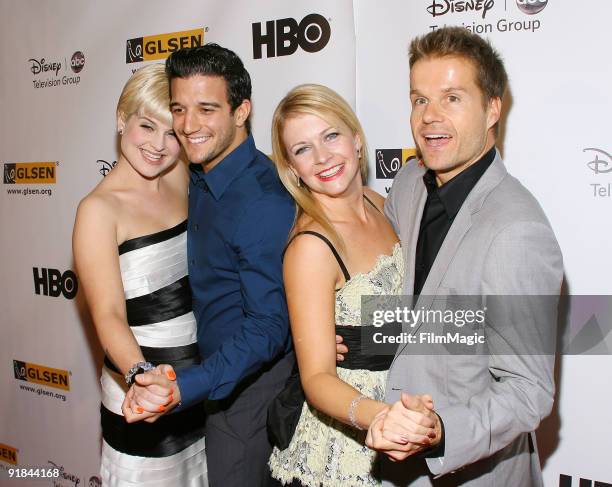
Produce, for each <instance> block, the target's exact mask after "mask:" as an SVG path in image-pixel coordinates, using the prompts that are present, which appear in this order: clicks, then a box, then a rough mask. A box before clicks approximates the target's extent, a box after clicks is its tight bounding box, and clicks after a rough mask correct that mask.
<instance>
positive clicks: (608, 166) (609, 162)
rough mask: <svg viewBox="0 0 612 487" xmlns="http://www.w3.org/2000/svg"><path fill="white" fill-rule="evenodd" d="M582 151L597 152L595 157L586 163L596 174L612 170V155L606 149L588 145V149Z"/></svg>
mask: <svg viewBox="0 0 612 487" xmlns="http://www.w3.org/2000/svg"><path fill="white" fill-rule="evenodd" d="M582 152H594V153H595V159H593V160H592V161H589V162H587V164H586V165H587V166H588V168H589V169H590V170H591V171H593V172H594V173H595V174H604V173H607V172H612V156H611V155H610V154H608V153H607V152H606V151H604V150H601V149H596V148H595V147H587V148H586V149H582ZM601 156H603V159H600V157H601Z"/></svg>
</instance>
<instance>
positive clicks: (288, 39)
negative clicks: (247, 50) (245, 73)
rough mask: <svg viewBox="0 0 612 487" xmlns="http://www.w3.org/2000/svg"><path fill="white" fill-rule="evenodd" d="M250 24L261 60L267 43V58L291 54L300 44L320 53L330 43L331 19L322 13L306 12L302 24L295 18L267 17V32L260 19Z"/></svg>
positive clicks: (254, 53) (255, 54)
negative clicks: (276, 18)
mask: <svg viewBox="0 0 612 487" xmlns="http://www.w3.org/2000/svg"><path fill="white" fill-rule="evenodd" d="M251 27H252V32H253V58H255V59H261V57H262V47H263V46H266V57H275V56H289V55H290V54H293V53H294V52H295V51H297V48H298V46H299V47H301V48H302V49H303V50H304V51H306V52H318V51H320V50H321V49H323V48H324V47H325V46H327V43H328V42H329V39H330V37H331V27H330V26H329V22H328V21H327V19H326V18H325V17H323V16H322V15H319V14H310V15H307V16H306V17H304V18H303V19H302V21H301V22H300V23H299V24H298V22H297V20H295V19H292V18H286V19H278V20H268V21H267V22H266V31H265V33H264V32H262V28H261V22H257V23H255V24H252V26H251Z"/></svg>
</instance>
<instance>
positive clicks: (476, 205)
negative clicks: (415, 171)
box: [396, 152, 507, 358]
mask: <svg viewBox="0 0 612 487" xmlns="http://www.w3.org/2000/svg"><path fill="white" fill-rule="evenodd" d="M506 174H507V172H506V168H505V167H504V164H503V162H502V160H501V157H500V155H499V152H497V153H496V155H495V159H494V160H493V163H492V164H491V166H490V167H489V168H488V169H487V171H486V172H485V173H484V174H483V175H482V177H481V178H480V180H479V181H478V183H476V186H474V188H473V189H472V191H471V192H470V194H469V195H468V197H467V198H466V200H465V202H464V203H463V205H462V206H461V209H460V210H459V213H457V216H456V217H455V220H454V221H453V224H452V225H451V227H450V229H449V231H448V233H447V234H446V237H445V239H444V242H443V243H442V246H441V247H440V250H439V252H438V255H437V256H436V260H435V261H434V263H433V265H432V266H431V270H430V271H429V274H428V275H427V279H426V281H425V283H424V284H423V289H422V290H421V295H420V296H419V298H418V299H417V302H416V303H415V305H414V308H415V309H421V308H423V309H425V310H428V309H429V308H430V307H431V305H432V303H433V301H434V297H435V295H436V294H437V293H438V291H439V288H440V283H441V282H442V279H443V278H444V275H445V274H446V271H447V270H448V267H449V265H450V263H451V261H452V260H453V258H454V257H455V255H456V254H457V250H458V249H459V246H460V245H461V242H462V241H463V238H464V237H465V235H466V234H467V232H468V231H469V229H470V228H471V227H472V215H474V214H475V213H477V212H478V211H479V210H480V208H482V205H483V203H484V200H485V199H486V197H487V196H488V194H489V193H490V192H491V191H492V190H493V189H494V188H495V187H496V186H497V185H498V184H499V183H500V182H501V181H502V179H503V178H504V177H505V176H506ZM419 182H420V183H422V181H421V180H419V181H418V182H417V184H416V188H415V190H414V192H413V195H415V196H414V197H413V200H414V199H415V198H416V197H417V196H416V195H417V194H420V193H422V201H420V204H418V205H417V204H416V202H415V205H414V208H415V209H416V210H415V211H418V213H417V214H416V215H413V214H412V213H411V214H410V220H409V222H413V221H416V222H417V223H416V225H410V226H409V229H408V231H409V232H413V233H412V234H411V239H410V248H409V249H408V252H407V256H406V261H405V263H406V273H405V276H406V277H405V284H404V294H407V295H410V294H412V291H413V289H414V264H415V256H416V244H417V240H418V233H419V226H420V222H421V218H422V216H423V207H424V205H425V200H426V199H427V191H426V189H425V185H424V184H419ZM419 187H420V188H421V190H420V191H419V190H418V188H419ZM417 207H418V208H417ZM408 286H409V287H408ZM459 291H461V290H459ZM422 324H423V323H422V322H420V323H418V324H417V325H416V326H415V327H414V328H409V329H404V330H403V331H405V332H408V333H410V334H411V335H414V334H415V333H416V332H417V331H418V330H419V328H420V327H421V325H422ZM407 345H408V344H403V345H402V346H400V347H398V350H397V352H396V358H397V356H398V355H400V354H401V353H402V351H403V350H404V349H405V348H406V347H407Z"/></svg>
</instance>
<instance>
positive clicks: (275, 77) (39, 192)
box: [0, 0, 612, 487]
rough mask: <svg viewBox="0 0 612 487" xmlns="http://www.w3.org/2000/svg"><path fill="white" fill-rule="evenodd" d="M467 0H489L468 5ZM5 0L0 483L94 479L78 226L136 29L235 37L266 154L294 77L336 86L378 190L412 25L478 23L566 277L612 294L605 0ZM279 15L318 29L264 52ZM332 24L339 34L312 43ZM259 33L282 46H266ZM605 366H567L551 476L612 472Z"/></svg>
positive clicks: (403, 134) (383, 183) (516, 157)
mask: <svg viewBox="0 0 612 487" xmlns="http://www.w3.org/2000/svg"><path fill="white" fill-rule="evenodd" d="M472 4H474V5H476V6H478V7H484V9H485V10H486V11H484V12H483V9H482V8H481V9H480V10H476V11H474V10H466V11H461V8H462V7H464V6H466V5H468V6H469V5H472ZM177 5H178V6H177ZM542 7H543V8H542ZM0 8H1V9H2V14H3V29H2V31H1V32H0V39H1V40H2V43H1V46H0V62H1V65H2V76H0V106H2V108H3V109H2V111H1V112H0V117H1V120H2V130H1V131H0V163H1V164H2V166H3V168H2V169H3V175H4V179H3V188H2V192H1V195H0V218H1V220H0V223H1V224H2V229H3V231H2V240H1V242H0V251H1V252H2V254H1V255H3V256H4V258H3V270H4V273H3V275H4V279H3V292H2V296H3V298H2V305H3V306H2V309H3V313H2V318H1V320H2V341H1V342H0V352H1V353H0V356H1V361H0V484H1V485H4V484H7V485H8V484H12V482H11V481H9V480H6V473H5V471H4V470H5V469H6V468H8V467H10V466H12V465H13V464H17V465H18V466H22V467H23V466H44V467H52V466H53V465H57V466H58V467H59V468H60V469H61V470H62V478H60V479H59V480H57V481H56V482H55V485H58V486H59V485H62V486H69V485H71V486H75V485H87V484H88V483H90V484H91V485H97V479H96V475H97V471H98V455H99V450H100V432H99V426H98V423H99V412H98V411H99V389H98V373H99V367H100V364H101V358H102V357H101V353H100V351H99V345H98V343H97V339H96V338H95V334H94V332H93V328H92V325H91V323H90V321H89V318H88V315H87V312H86V309H85V306H84V303H83V299H82V296H81V293H80V292H79V293H78V294H77V295H76V297H74V298H73V296H72V295H73V294H74V291H75V290H76V289H75V285H76V282H75V280H74V279H73V276H72V275H71V273H70V272H69V271H70V270H71V269H72V268H73V262H72V255H71V248H70V235H71V231H72V224H73V219H74V213H75V209H76V205H77V204H78V201H79V200H80V199H81V198H82V197H83V196H84V195H85V194H86V193H87V192H89V191H90V190H91V188H93V187H94V186H95V185H96V184H97V183H98V182H99V181H100V179H101V178H102V177H103V174H105V171H107V170H108V169H109V168H110V166H112V163H113V161H115V160H116V157H117V156H116V142H117V141H116V136H115V113H114V109H115V105H116V101H117V97H118V95H119V93H120V90H121V87H122V86H123V84H124V82H125V81H126V80H127V78H128V77H129V76H130V74H131V73H132V70H133V69H137V68H138V67H140V66H143V65H144V64H145V63H147V62H151V61H144V62H134V63H127V62H126V46H127V44H126V43H127V41H128V40H133V39H136V38H140V37H143V36H153V37H155V36H157V35H161V34H169V33H177V32H178V33H180V32H184V31H192V30H195V29H201V34H203V41H204V42H218V43H219V44H221V45H224V46H227V47H229V48H231V49H233V50H235V51H236V52H237V53H238V54H239V55H240V56H241V58H242V59H243V61H244V63H245V65H246V67H247V69H248V70H249V72H250V73H251V77H252V79H253V94H254V96H253V104H254V117H253V132H254V135H255V138H256V141H257V143H258V146H259V148H260V149H262V150H263V151H265V152H268V153H269V152H270V136H269V132H270V120H271V115H272V112H273V110H274V107H275V106H276V104H277V103H278V101H279V100H280V98H281V97H282V96H283V95H284V94H285V93H286V92H287V91H288V90H289V89H290V88H291V87H293V86H294V85H296V84H299V83H304V82H317V83H322V84H326V85H328V86H330V87H332V88H334V89H335V90H337V91H338V92H339V93H341V94H342V95H343V96H345V97H346V98H347V99H348V100H349V102H350V103H351V104H352V105H353V106H355V107H356V109H357V112H358V115H359V117H360V119H361V121H362V123H363V125H364V128H365V131H366V134H367V135H368V142H369V146H370V158H371V161H372V167H371V171H370V172H371V174H370V183H371V185H372V186H374V188H375V189H377V190H378V191H379V192H381V193H383V194H384V192H385V190H386V188H388V187H389V186H390V184H391V179H385V178H383V176H384V175H388V173H389V171H390V170H391V174H392V173H393V171H392V169H393V168H392V167H391V166H392V159H393V157H395V156H396V155H399V157H400V158H404V159H405V158H406V157H408V156H409V155H410V154H411V150H410V149H412V148H413V142H412V137H411V134H410V128H409V121H408V119H409V103H408V82H407V80H408V66H407V45H408V43H409V41H410V39H411V38H412V37H414V36H415V35H418V34H422V33H425V32H427V31H429V29H431V28H432V26H442V25H445V24H447V25H451V24H453V25H455V24H456V25H462V24H464V25H465V26H467V27H470V28H472V29H476V30H477V31H480V30H482V31H483V33H484V34H483V35H485V36H487V37H489V38H490V39H491V40H492V41H493V43H494V44H495V46H496V47H497V48H498V49H499V50H500V52H501V53H502V55H503V57H504V59H505V61H506V66H507V69H508V72H509V75H510V96H509V97H508V100H507V103H506V107H505V109H506V115H505V120H504V130H503V131H502V134H503V138H502V144H501V146H502V152H503V155H504V157H505V160H506V163H507V167H508V169H509V171H510V172H511V173H513V174H514V175H515V176H517V177H518V178H519V179H521V181H522V182H523V183H524V184H525V185H526V186H527V187H528V188H529V189H530V190H531V191H532V192H533V193H534V194H535V195H536V197H537V198H538V199H539V201H540V202H541V204H542V206H543V207H544V209H545V211H546V213H547V214H548V216H549V218H550V220H551V223H552V225H553V228H554V229H555V232H556V234H557V237H558V239H559V242H560V244H561V247H562V250H563V253H564V258H565V262H566V278H567V288H568V292H571V293H572V294H612V293H611V287H612V286H611V284H610V281H609V280H608V275H609V274H610V272H609V271H610V265H609V263H608V260H607V257H606V255H607V250H608V249H609V248H610V244H611V243H612V232H611V231H610V230H609V226H608V225H606V222H607V219H608V218H606V217H608V215H609V214H610V209H611V206H612V199H611V195H610V189H609V188H610V186H608V184H610V183H612V174H608V173H605V172H604V171H605V170H606V169H607V166H606V165H605V164H606V163H607V164H612V157H611V156H610V155H609V154H610V153H612V141H611V140H610V137H609V130H610V124H609V123H606V122H607V121H608V119H609V113H610V112H611V111H612V94H610V90H609V86H610V83H609V80H610V79H611V78H612V65H611V62H610V60H609V59H610V56H609V52H608V47H607V45H608V43H607V42H605V40H606V38H605V36H604V35H603V34H602V33H603V32H606V31H607V20H606V19H607V18H609V17H610V15H612V5H611V4H610V3H609V2H607V1H605V0H586V1H584V2H579V3H578V2H561V1H559V0H548V1H547V0H542V1H540V0H486V1H479V2H465V1H459V0H452V1H451V0H434V1H433V2H432V1H431V0H422V1H411V2H406V1H403V0H386V1H385V2H384V3H382V2H375V1H374V0H336V1H334V2H329V1H325V0H309V1H308V2H306V1H298V2H285V1H282V0H260V1H258V2H249V1H248V0H224V1H223V2H221V1H213V0H184V1H182V2H180V3H179V4H176V3H175V4H172V3H169V2H162V1H159V0H152V1H151V0H150V1H147V2H145V1H143V0H141V1H132V2H127V3H126V2H121V1H119V0H109V1H106V2H103V3H93V2H78V1H77V0H58V1H56V2H37V1H35V0H21V1H20V2H11V1H10V0H0ZM534 8H535V9H536V10H537V9H538V8H539V9H540V11H539V12H536V13H533V12H532V10H533V9H534ZM530 9H531V10H530ZM310 14H317V15H318V16H320V17H318V16H315V17H307V16H308V15H310ZM433 14H435V16H434V15H433ZM483 14H484V17H483ZM305 17H307V21H306V22H304V23H303V24H301V22H302V19H304V18H305ZM281 19H295V24H296V25H299V26H300V27H301V31H302V33H303V34H304V35H305V38H301V39H299V41H298V40H294V41H290V42H288V43H287V42H286V43H285V46H289V47H286V50H287V49H288V50H289V51H291V50H292V46H293V45H294V44H295V46H293V47H295V52H293V53H291V54H287V55H278V54H280V53H279V52H275V53H274V54H276V55H275V56H270V54H271V50H272V46H273V45H274V50H275V51H277V50H278V48H277V45H276V44H275V43H274V40H275V39H274V38H273V36H272V35H271V32H270V29H269V27H270V26H272V25H274V27H275V30H276V32H275V34H276V37H277V38H278V37H279V32H278V30H277V29H276V27H277V26H279V25H282V24H283V22H284V21H282V20H281ZM279 20H281V22H280V23H279V22H277V21H279ZM268 21H275V22H274V23H272V24H271V23H268ZM313 22H314V23H313ZM285 23H286V22H285ZM253 24H261V25H260V26H255V27H254V26H253ZM326 26H329V31H330V33H331V34H330V39H329V42H328V43H327V44H325V45H322V44H324V43H322V44H321V45H318V46H317V44H316V41H317V39H318V38H319V37H320V36H321V35H323V37H325V36H324V33H325V30H326V28H327V27H326ZM509 26H512V27H511V29H512V30H509V29H510V27H509ZM519 27H520V29H521V30H517V29H518V28H519ZM254 29H259V30H258V32H261V33H262V35H264V36H266V35H268V36H269V37H268V38H267V40H268V41H269V45H267V46H264V47H262V48H261V49H257V46H255V48H254V39H253V31H254ZM298 30H300V28H298ZM175 37H176V36H175ZM179 37H180V35H179ZM281 37H282V36H281ZM296 39H297V37H296ZM188 41H189V39H188ZM281 44H282V43H281ZM153 45H155V44H153ZM132 46H133V44H132ZM304 47H306V49H304ZM319 48H320V50H318V51H316V52H307V51H308V50H309V49H310V50H314V49H319ZM258 50H261V57H258V58H256V56H255V54H257V52H256V51H258ZM281 50H282V47H281ZM145 51H146V50H145ZM163 55H164V54H163V53H161V54H160V56H162V57H163ZM156 62H160V61H156ZM401 149H404V151H403V152H402V150H401ZM584 149H597V151H594V150H587V151H584ZM596 159H597V161H596V162H595V163H593V161H595V160H596ZM42 162H45V163H49V162H51V163H52V164H46V165H45V164H42V165H41V164H40V163H42ZM23 163H29V165H28V164H25V165H24V164H23ZM588 163H591V164H590V165H589V164H588ZM382 164H384V166H383V165H382ZM377 165H378V167H376V166H377ZM42 167H46V168H47V169H45V170H44V172H43V171H42V170H41V172H42V176H41V175H40V174H36V171H38V170H39V169H38V168H42ZM610 167H612V166H610ZM49 168H50V169H49ZM377 174H378V176H379V178H377ZM45 176H46V177H48V178H50V179H37V178H40V177H45ZM53 178H54V179H55V182H52V180H53ZM50 180H51V181H50ZM594 185H600V186H594ZM599 191H601V192H602V195H601V196H599V193H597V194H598V195H597V196H596V195H595V192H599ZM29 193H31V194H29ZM49 193H50V194H49ZM58 276H62V277H60V278H59V279H58ZM35 277H37V279H35ZM45 277H46V279H45ZM36 291H38V293H37V292H36ZM45 294H48V295H45ZM55 295H57V296H55ZM611 366H612V357H610V356H590V357H587V356H581V357H577V356H565V357H563V358H562V360H561V361H560V367H559V393H558V400H557V404H556V409H555V411H554V413H553V415H552V416H551V418H549V419H548V420H547V421H546V422H545V424H544V426H543V427H542V428H541V431H540V432H539V436H538V438H539V443H540V446H541V449H542V453H543V457H544V462H545V463H544V473H545V480H546V485H555V486H556V485H564V487H565V486H566V485H578V479H579V478H585V479H592V480H598V481H601V482H608V483H612V473H610V468H609V465H608V463H609V458H610V455H609V451H610V448H611V443H610V437H612V409H611V408H610V407H609V404H610V401H611V399H612V392H611V388H610V385H611V383H612V380H611V379H610V372H609V371H610V370H612V368H611ZM49 368H51V369H57V370H48V369H49ZM586 378H588V379H587V380H585V379H586ZM24 379H25V380H24ZM66 383H67V384H68V386H63V385H62V384H66ZM62 387H63V388H62ZM560 475H566V476H571V477H572V478H573V484H568V483H567V482H568V481H570V479H569V478H568V477H563V481H561V480H560V478H561V477H560ZM562 482H565V484H563V483H562ZM28 484H29V482H28V481H21V483H20V484H19V485H28ZM47 484H51V482H49V481H47ZM33 485H41V482H40V481H37V482H34V483H33ZM42 485H45V484H44V483H43V484H42Z"/></svg>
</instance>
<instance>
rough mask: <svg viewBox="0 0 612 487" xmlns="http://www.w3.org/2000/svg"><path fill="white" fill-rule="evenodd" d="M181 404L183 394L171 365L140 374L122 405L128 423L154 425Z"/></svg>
mask: <svg viewBox="0 0 612 487" xmlns="http://www.w3.org/2000/svg"><path fill="white" fill-rule="evenodd" d="M179 402H181V392H180V391H179V388H178V386H177V385H176V374H175V372H174V369H173V368H172V366H170V365H158V366H157V367H155V368H154V369H152V370H150V371H148V372H145V373H143V374H138V375H136V376H135V377H134V383H133V384H132V386H131V387H130V389H129V390H128V392H127V394H126V395H125V399H124V400H123V404H122V405H121V411H122V412H123V416H124V417H125V420H126V421H127V422H128V423H135V422H136V421H146V422H147V423H153V422H155V421H157V420H158V419H159V418H160V417H161V416H163V415H164V414H166V413H168V412H169V411H170V410H172V409H173V408H174V407H175V406H176V405H177V404H178V403H179Z"/></svg>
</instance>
